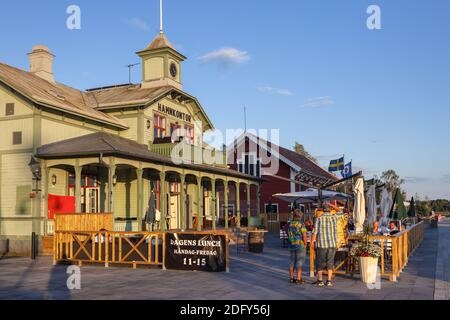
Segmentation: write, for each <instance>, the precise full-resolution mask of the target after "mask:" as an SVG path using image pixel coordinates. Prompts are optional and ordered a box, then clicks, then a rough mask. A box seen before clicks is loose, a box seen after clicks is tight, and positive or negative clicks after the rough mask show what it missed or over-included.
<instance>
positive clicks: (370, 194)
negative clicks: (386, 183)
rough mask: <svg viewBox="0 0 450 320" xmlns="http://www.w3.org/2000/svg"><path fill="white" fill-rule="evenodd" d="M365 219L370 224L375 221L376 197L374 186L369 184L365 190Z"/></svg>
mask: <svg viewBox="0 0 450 320" xmlns="http://www.w3.org/2000/svg"><path fill="white" fill-rule="evenodd" d="M366 196H367V209H368V210H367V220H368V221H369V223H370V224H372V223H374V222H375V221H377V199H376V190H375V186H374V185H373V186H370V187H369V190H368V191H367V194H366Z"/></svg>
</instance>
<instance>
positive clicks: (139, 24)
mask: <svg viewBox="0 0 450 320" xmlns="http://www.w3.org/2000/svg"><path fill="white" fill-rule="evenodd" d="M123 22H124V23H126V24H128V25H129V26H131V27H133V28H135V29H139V30H142V31H150V27H149V26H148V24H147V23H146V22H145V21H144V20H142V19H141V18H137V17H134V18H131V19H123Z"/></svg>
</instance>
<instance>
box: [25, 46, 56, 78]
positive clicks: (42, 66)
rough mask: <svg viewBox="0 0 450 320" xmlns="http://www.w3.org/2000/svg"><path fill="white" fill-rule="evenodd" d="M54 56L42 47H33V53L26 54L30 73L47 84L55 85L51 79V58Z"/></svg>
mask: <svg viewBox="0 0 450 320" xmlns="http://www.w3.org/2000/svg"><path fill="white" fill-rule="evenodd" d="M54 57H55V56H54V55H53V54H52V53H51V52H50V50H49V49H48V48H47V47H46V46H43V45H37V46H34V47H33V51H32V52H31V53H29V54H28V59H29V60H30V72H31V73H33V74H35V75H37V76H38V77H40V78H42V79H45V80H47V81H49V82H52V83H55V78H54V77H53V58H54Z"/></svg>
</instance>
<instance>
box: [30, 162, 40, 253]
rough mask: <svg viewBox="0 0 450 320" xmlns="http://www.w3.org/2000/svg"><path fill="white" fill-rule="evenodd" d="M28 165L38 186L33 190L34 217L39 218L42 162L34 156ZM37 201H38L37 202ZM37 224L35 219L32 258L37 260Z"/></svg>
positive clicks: (32, 236)
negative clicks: (38, 204) (38, 195)
mask: <svg viewBox="0 0 450 320" xmlns="http://www.w3.org/2000/svg"><path fill="white" fill-rule="evenodd" d="M28 166H29V167H30V170H31V173H32V174H33V180H34V181H35V182H36V187H35V188H34V189H33V190H32V192H33V195H34V201H35V206H34V208H33V213H34V214H33V218H34V219H37V217H38V214H39V211H38V209H37V208H38V206H37V203H39V202H38V200H37V198H38V197H37V193H39V192H41V190H40V189H39V181H40V180H41V178H42V172H41V164H40V163H39V161H37V160H36V159H35V158H34V157H33V156H32V157H31V160H30V163H29V164H28ZM36 202H37V203H36ZM37 230H38V228H37V226H36V220H33V232H32V234H31V259H33V260H35V259H36V256H37V251H38V240H37Z"/></svg>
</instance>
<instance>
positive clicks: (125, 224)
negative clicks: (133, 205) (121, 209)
mask: <svg viewBox="0 0 450 320" xmlns="http://www.w3.org/2000/svg"><path fill="white" fill-rule="evenodd" d="M114 231H117V232H139V222H138V221H131V220H129V221H115V222H114Z"/></svg>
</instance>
